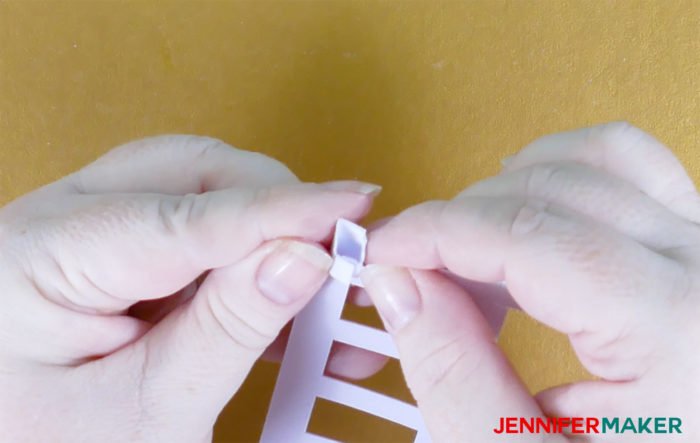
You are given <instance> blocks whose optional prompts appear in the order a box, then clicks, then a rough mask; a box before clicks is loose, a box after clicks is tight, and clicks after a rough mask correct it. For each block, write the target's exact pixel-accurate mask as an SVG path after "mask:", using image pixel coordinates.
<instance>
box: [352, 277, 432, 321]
mask: <svg viewBox="0 0 700 443" xmlns="http://www.w3.org/2000/svg"><path fill="white" fill-rule="evenodd" d="M360 278H361V279H362V283H363V284H364V285H365V291H367V293H369V296H370V297H371V298H372V300H373V301H374V305H375V306H376V307H377V311H379V315H380V316H381V317H382V319H383V320H384V323H385V325H386V327H387V329H388V330H389V331H390V332H396V331H398V330H400V329H401V328H403V327H404V326H406V325H407V324H408V323H410V322H411V321H412V320H413V319H414V318H415V317H416V315H417V314H418V312H419V311H420V307H421V302H420V294H419V293H418V288H417V287H416V282H415V280H413V277H412V276H411V273H410V272H409V271H408V270H407V269H405V268H397V267H392V266H383V265H369V266H366V267H365V268H364V269H363V270H362V273H361V274H360Z"/></svg>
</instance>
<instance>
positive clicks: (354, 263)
mask: <svg viewBox="0 0 700 443" xmlns="http://www.w3.org/2000/svg"><path fill="white" fill-rule="evenodd" d="M366 245H367V233H366V231H365V229H364V228H362V227H361V226H358V225H356V224H354V223H352V222H349V221H347V220H338V223H337V225H336V230H335V237H334V239H333V247H332V254H333V257H334V263H333V266H332V268H331V271H330V277H329V278H328V280H327V281H326V283H325V284H324V286H323V287H322V288H321V290H320V291H319V292H318V294H316V296H315V297H314V298H313V300H312V301H311V302H310V303H309V304H308V305H307V306H306V308H304V310H303V311H302V312H300V313H299V315H297V316H296V318H295V320H294V324H293V326H292V331H291V333H290V335H289V342H288V343H287V350H286V351H285V354H284V358H283V360H282V367H281V368H280V372H279V376H278V378H277V384H276V386H275V390H274V392H273V394H272V401H271V403H270V409H269V410H268V413H267V419H266V421H265V426H264V428H263V433H262V437H261V439H260V441H261V442H262V443H307V442H332V441H334V440H331V439H329V438H326V437H321V436H319V435H314V434H311V433H309V432H308V431H307V428H308V425H309V420H310V419H311V412H312V410H313V407H314V403H315V401H316V398H323V399H325V400H329V401H332V402H335V403H339V404H342V405H345V406H348V407H350V408H354V409H357V410H360V411H363V412H366V413H368V414H372V415H375V416H378V417H382V418H384V419H386V420H389V421H392V422H394V423H398V424H400V425H403V426H405V427H407V428H410V429H414V430H415V431H416V437H415V439H414V442H416V443H425V442H430V437H429V436H428V432H427V430H426V428H425V424H424V423H423V418H422V417H421V415H420V413H419V412H418V408H416V407H415V406H413V405H411V404H409V403H405V402H403V401H400V400H397V399H395V398H393V397H389V396H386V395H383V394H379V393H377V392H374V391H371V390H369V389H365V388H363V387H360V386H356V385H353V384H351V383H347V382H344V381H341V380H337V379H334V378H331V377H328V376H326V375H324V370H325V368H326V363H327V361H328V357H329V354H330V350H331V345H332V344H333V342H334V341H337V342H341V343H345V344H348V345H351V346H355V347H358V348H363V349H367V350H369V351H373V352H376V353H378V354H383V355H386V356H388V357H393V358H398V352H397V350H396V347H395V346H394V342H393V340H392V339H391V336H390V335H389V334H388V333H386V332H385V331H382V330H379V329H375V328H372V327H369V326H365V325H362V324H358V323H355V322H351V321H348V320H344V319H342V318H340V316H341V313H342V311H343V306H344V305H345V300H346V298H347V294H348V290H349V289H350V286H351V285H358V286H359V285H361V283H360V281H359V278H358V274H359V272H360V270H361V269H362V266H363V264H364V261H365V247H366Z"/></svg>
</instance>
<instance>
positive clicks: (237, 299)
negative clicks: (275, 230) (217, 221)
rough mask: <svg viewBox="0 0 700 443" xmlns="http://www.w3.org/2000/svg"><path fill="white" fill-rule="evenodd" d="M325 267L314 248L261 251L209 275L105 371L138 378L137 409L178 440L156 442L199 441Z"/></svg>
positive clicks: (282, 244) (294, 245)
mask: <svg viewBox="0 0 700 443" xmlns="http://www.w3.org/2000/svg"><path fill="white" fill-rule="evenodd" d="M331 263H332V259H331V257H330V256H329V255H328V254H327V253H326V252H325V251H324V250H323V249H321V248H319V247H317V246H316V245H313V244H308V243H303V242H299V241H292V240H277V241H272V242H268V243H265V244H263V245H262V246H261V247H259V248H258V249H256V250H255V251H253V252H252V253H251V254H250V255H249V256H248V257H246V258H245V259H243V260H241V261H240V262H238V263H236V264H235V265H230V266H228V267H225V268H220V269H215V270H213V271H212V272H211V273H210V274H209V275H208V276H207V278H206V280H205V281H204V283H203V284H202V286H201V287H200V289H199V291H198V292H197V294H196V295H195V296H194V298H193V299H192V300H191V301H190V302H189V303H187V304H185V305H183V306H181V307H180V308H178V309H177V310H175V311H173V312H172V313H171V314H169V316H168V317H166V318H165V319H164V320H163V321H161V322H160V323H159V324H158V325H157V326H155V327H154V329H152V330H151V331H149V333H148V334H146V335H145V336H144V337H143V338H142V339H141V340H139V341H138V342H136V343H135V344H133V345H132V346H131V347H132V349H128V348H127V349H125V350H123V351H120V352H119V353H117V354H114V355H112V356H110V357H108V359H107V360H111V361H109V362H107V363H105V364H111V365H113V368H117V370H119V369H118V368H123V367H124V366H125V365H126V366H127V367H129V368H134V369H133V370H132V371H131V372H132V373H139V374H142V377H143V378H142V379H141V380H139V389H140V394H139V395H140V399H141V400H140V401H141V404H142V405H152V407H151V408H150V409H149V410H147V411H144V412H145V413H147V414H148V415H149V416H151V415H152V414H153V413H154V412H157V414H156V415H155V417H154V419H155V420H156V421H157V423H154V425H155V426H154V430H155V432H157V433H162V432H176V433H177V434H175V435H163V436H160V437H162V438H161V440H162V441H195V440H198V439H201V438H202V436H203V434H202V433H205V432H208V431H210V430H211V427H212V426H213V425H214V422H215V421H216V417H217V416H218V414H219V413H220V412H221V410H222V409H223V407H224V406H225V405H226V403H227V402H228V401H229V399H230V398H231V397H232V396H233V394H234V393H235V392H236V391H237V390H238V388H239V387H240V385H241V383H242V382H243V380H244V379H245V377H246V376H247V375H248V372H249V371H250V369H251V367H252V366H253V364H254V363H255V361H256V360H257V359H258V358H259V357H260V355H261V354H262V353H263V351H264V350H265V348H266V347H267V346H268V345H270V344H271V343H272V342H273V340H274V339H275V338H276V336H277V335H278V333H279V332H280V330H281V329H282V328H283V327H284V325H285V324H286V323H288V322H289V321H290V320H291V319H292V317H293V316H294V315H295V314H296V313H297V312H299V311H300V310H301V308H302V307H303V306H304V305H305V304H306V303H307V302H308V301H309V300H310V299H311V297H312V296H313V295H314V294H315V293H316V292H317V291H318V290H319V289H320V287H321V285H322V284H323V283H324V281H325V280H326V278H327V276H328V270H329V269H330V266H331ZM134 356H136V358H134ZM125 360H126V361H125ZM144 407H145V406H144ZM193 410H196V411H197V413H196V414H192V411H193ZM166 423H167V424H168V426H165V424H166ZM172 423H178V426H176V427H173V426H172ZM161 425H162V426H161ZM188 432H194V433H195V434H192V435H190V434H188Z"/></svg>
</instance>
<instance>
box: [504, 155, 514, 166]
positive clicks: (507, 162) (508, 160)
mask: <svg viewBox="0 0 700 443" xmlns="http://www.w3.org/2000/svg"><path fill="white" fill-rule="evenodd" d="M514 158H515V156H514V155H509V156H508V157H503V158H502V159H501V167H502V168H503V169H507V168H508V167H509V166H510V165H511V164H513V159H514Z"/></svg>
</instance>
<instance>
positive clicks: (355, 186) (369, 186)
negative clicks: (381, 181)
mask: <svg viewBox="0 0 700 443" xmlns="http://www.w3.org/2000/svg"><path fill="white" fill-rule="evenodd" d="M323 186H325V187H326V188H328V189H332V190H334V191H348V192H357V193H359V194H365V195H371V196H375V195H377V194H379V193H380V192H381V191H382V187H381V186H379V185H375V184H374V183H366V182H358V181H355V180H339V181H332V182H326V183H324V184H323Z"/></svg>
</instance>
